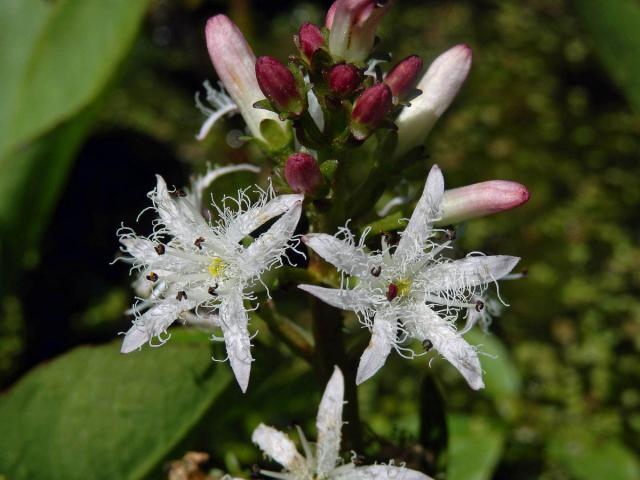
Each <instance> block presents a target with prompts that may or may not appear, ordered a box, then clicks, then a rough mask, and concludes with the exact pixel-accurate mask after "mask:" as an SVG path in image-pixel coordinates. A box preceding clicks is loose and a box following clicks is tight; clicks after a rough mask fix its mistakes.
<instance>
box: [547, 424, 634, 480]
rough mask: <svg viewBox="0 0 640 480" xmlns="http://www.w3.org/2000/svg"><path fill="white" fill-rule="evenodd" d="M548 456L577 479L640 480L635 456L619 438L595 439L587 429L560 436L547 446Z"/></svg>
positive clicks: (566, 432) (561, 433) (574, 429)
mask: <svg viewBox="0 0 640 480" xmlns="http://www.w3.org/2000/svg"><path fill="white" fill-rule="evenodd" d="M546 453H547V457H548V458H549V459H550V460H551V461H552V462H553V463H558V464H560V465H562V466H563V467H564V468H566V469H567V470H568V472H569V473H570V474H571V477H572V478H576V479H577V480H592V479H593V480H601V479H603V478H612V479H613V478H615V479H616V480H635V479H637V478H640V462H639V461H638V459H637V457H636V455H635V454H634V453H633V452H632V451H631V450H630V449H629V448H627V447H626V446H625V445H624V444H623V443H621V442H620V441H619V440H617V439H616V438H613V437H611V436H608V435H607V436H601V437H600V438H596V436H595V435H593V434H592V433H591V431H590V430H589V429H588V428H584V427H583V428H577V429H576V428H572V429H566V430H563V431H561V432H559V433H557V434H556V435H555V436H554V437H553V438H552V439H551V440H550V441H549V442H548V444H547V448H546Z"/></svg>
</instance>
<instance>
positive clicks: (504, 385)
mask: <svg viewBox="0 0 640 480" xmlns="http://www.w3.org/2000/svg"><path fill="white" fill-rule="evenodd" d="M465 339H466V340H467V341H468V342H470V343H471V344H473V345H477V346H479V348H480V351H481V352H482V353H484V354H486V355H481V356H480V363H481V364H482V370H483V371H484V373H485V375H484V383H485V392H486V393H488V394H489V395H491V396H492V397H494V398H496V399H500V398H506V397H516V396H518V395H519V393H520V387H521V384H522V379H521V378H520V372H519V371H518V370H517V369H516V367H515V365H514V363H513V360H512V359H511V356H510V354H509V351H508V350H507V349H506V347H505V346H504V344H503V343H502V342H501V341H500V339H499V338H498V337H496V336H495V335H492V334H490V333H489V334H485V333H483V332H482V331H480V330H479V329H473V330H471V331H470V332H468V333H467V334H465Z"/></svg>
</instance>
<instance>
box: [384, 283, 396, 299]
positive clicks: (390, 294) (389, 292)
mask: <svg viewBox="0 0 640 480" xmlns="http://www.w3.org/2000/svg"><path fill="white" fill-rule="evenodd" d="M397 296H398V286H397V285H396V284H395V283H390V284H389V289H388V290H387V300H389V301H392V300H393V299H394V298H396V297H397Z"/></svg>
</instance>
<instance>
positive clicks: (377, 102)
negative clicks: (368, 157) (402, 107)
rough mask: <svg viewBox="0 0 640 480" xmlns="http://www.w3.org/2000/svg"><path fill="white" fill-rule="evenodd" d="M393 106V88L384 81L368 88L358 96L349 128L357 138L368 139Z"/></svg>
mask: <svg viewBox="0 0 640 480" xmlns="http://www.w3.org/2000/svg"><path fill="white" fill-rule="evenodd" d="M391 107H392V95H391V90H390V89H389V87H388V86H387V85H385V84H384V83H379V84H377V85H374V86H373V87H369V88H367V89H366V90H365V91H364V92H362V94H361V95H360V96H359V97H358V98H357V100H356V103H355V105H354V106H353V111H352V112H351V123H350V124H349V128H350V129H351V134H352V135H353V136H354V138H355V139H356V140H366V139H367V138H368V137H369V135H371V134H372V133H373V132H374V130H375V129H376V128H377V127H378V125H380V122H382V120H383V119H384V117H385V116H386V115H387V114H388V113H389V111H390V110H391Z"/></svg>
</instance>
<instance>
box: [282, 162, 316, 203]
mask: <svg viewBox="0 0 640 480" xmlns="http://www.w3.org/2000/svg"><path fill="white" fill-rule="evenodd" d="M284 178H285V179H286V180H287V183H288V184H289V186H290V187H291V190H293V191H294V192H295V193H304V194H305V195H312V194H313V193H314V192H315V191H316V190H317V188H318V187H319V186H320V185H322V183H323V178H322V173H320V167H318V162H316V160H315V158H313V157H312V156H311V155H309V154H308V153H303V152H299V153H294V154H293V155H290V156H289V158H288V159H287V161H286V163H285V165H284Z"/></svg>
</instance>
